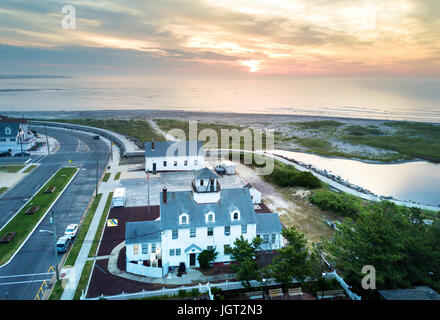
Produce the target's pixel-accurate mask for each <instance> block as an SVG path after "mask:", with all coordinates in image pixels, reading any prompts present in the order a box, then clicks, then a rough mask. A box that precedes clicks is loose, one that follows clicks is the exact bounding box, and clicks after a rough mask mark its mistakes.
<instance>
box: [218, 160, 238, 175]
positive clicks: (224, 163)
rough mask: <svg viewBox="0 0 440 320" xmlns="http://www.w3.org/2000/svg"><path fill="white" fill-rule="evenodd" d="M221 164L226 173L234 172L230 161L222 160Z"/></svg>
mask: <svg viewBox="0 0 440 320" xmlns="http://www.w3.org/2000/svg"><path fill="white" fill-rule="evenodd" d="M221 166H222V167H223V168H224V169H225V173H226V174H235V166H234V164H233V163H232V162H231V161H229V160H224V161H222V164H221Z"/></svg>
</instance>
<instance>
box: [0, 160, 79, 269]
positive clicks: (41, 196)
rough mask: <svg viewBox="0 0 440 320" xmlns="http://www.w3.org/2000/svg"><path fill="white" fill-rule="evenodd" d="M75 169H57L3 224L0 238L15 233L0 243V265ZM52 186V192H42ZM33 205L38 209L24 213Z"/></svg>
mask: <svg viewBox="0 0 440 320" xmlns="http://www.w3.org/2000/svg"><path fill="white" fill-rule="evenodd" d="M77 170H78V169H77V168H61V169H60V170H58V172H57V173H56V174H55V175H54V176H53V177H52V178H51V179H50V180H49V181H48V182H47V183H46V184H45V185H44V187H43V188H42V189H41V190H40V191H39V192H38V193H37V194H35V195H34V196H33V197H32V198H31V200H29V201H28V203H27V204H26V205H25V206H24V207H23V208H22V209H21V210H20V211H19V212H18V213H17V214H16V215H15V216H14V218H12V219H11V220H10V221H9V222H8V224H6V225H5V226H4V228H3V229H2V230H1V231H0V238H1V237H3V236H4V235H5V234H7V233H9V232H16V233H17V234H16V236H15V237H14V238H13V239H12V241H11V242H9V243H7V244H1V245H0V265H3V264H4V263H6V262H7V261H8V260H9V259H10V258H11V257H12V255H13V254H14V253H15V251H16V250H17V249H18V248H19V247H20V245H21V244H22V243H23V242H24V241H25V239H26V238H27V236H28V235H29V234H30V233H31V231H32V229H33V228H34V227H35V225H36V224H37V223H38V221H40V219H41V218H42V217H43V216H44V215H45V214H46V212H47V210H48V209H49V207H50V206H51V205H52V204H53V203H54V201H55V200H56V199H57V197H58V196H59V195H60V193H61V192H62V190H63V189H64V187H65V186H66V185H67V184H68V183H69V181H70V180H71V179H72V177H73V176H74V174H75V173H76V172H77ZM52 186H53V187H55V191H54V192H52V193H44V191H45V190H46V189H47V188H49V187H52ZM35 206H38V207H39V209H38V210H37V211H36V212H35V213H34V214H30V215H27V214H25V212H26V211H27V210H28V209H29V208H31V207H35Z"/></svg>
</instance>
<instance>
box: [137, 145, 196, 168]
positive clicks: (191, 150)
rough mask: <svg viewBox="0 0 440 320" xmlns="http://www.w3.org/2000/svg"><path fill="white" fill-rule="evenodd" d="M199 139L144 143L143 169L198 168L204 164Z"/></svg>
mask: <svg viewBox="0 0 440 320" xmlns="http://www.w3.org/2000/svg"><path fill="white" fill-rule="evenodd" d="M204 162H205V154H204V150H203V146H202V142H201V141H157V142H156V141H152V142H146V143H145V171H147V172H148V171H149V172H152V173H156V172H160V171H188V170H198V169H201V168H203V167H204V166H205V164H204Z"/></svg>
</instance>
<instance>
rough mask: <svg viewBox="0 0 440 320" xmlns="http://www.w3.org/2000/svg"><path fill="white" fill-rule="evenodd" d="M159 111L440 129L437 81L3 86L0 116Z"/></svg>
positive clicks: (39, 82) (14, 82)
mask: <svg viewBox="0 0 440 320" xmlns="http://www.w3.org/2000/svg"><path fill="white" fill-rule="evenodd" d="M104 109H106V110H109V109H117V110H124V109H158V110H186V111H205V112H231V113H234V112H238V113H263V114H290V115H312V116H333V117H348V118H368V119H389V120H412V121H424V122H436V123H440V80H438V79H434V78H411V79H409V78H402V79H398V78H302V79H291V78H289V79H261V78H259V79H244V80H237V79H235V80H225V79H208V80H205V79H195V80H194V79H189V78H188V79H187V78H179V79H175V78H170V79H167V78H166V77H161V78H159V77H157V78H154V79H151V78H148V77H146V78H139V77H135V76H133V77H125V78H121V77H111V76H109V77H108V78H103V77H100V78H81V77H73V78H66V79H65V78H60V79H50V78H49V79H4V78H1V79H0V111H36V110H53V111H55V110H60V111H70V110H104Z"/></svg>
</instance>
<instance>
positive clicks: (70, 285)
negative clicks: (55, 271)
mask: <svg viewBox="0 0 440 320" xmlns="http://www.w3.org/2000/svg"><path fill="white" fill-rule="evenodd" d="M108 195H109V192H103V193H102V197H101V199H100V201H99V204H98V207H97V208H96V212H95V215H94V217H93V219H92V222H91V223H90V226H89V230H88V231H87V234H86V237H85V239H84V243H83V244H82V247H81V250H80V251H79V254H78V257H77V258H76V261H75V265H74V266H73V269H72V271H71V272H72V273H74V274H72V275H70V276H69V279H68V282H67V285H66V288H65V289H64V292H63V295H62V296H61V300H72V299H73V297H74V295H75V291H76V288H77V286H78V282H79V279H80V278H81V274H82V271H83V269H84V265H85V263H86V261H87V258H88V256H89V252H90V248H91V247H92V244H93V240H94V239H95V234H96V231H97V230H98V226H99V221H100V220H101V216H102V215H103V214H104V208H105V203H106V202H107V198H108Z"/></svg>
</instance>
